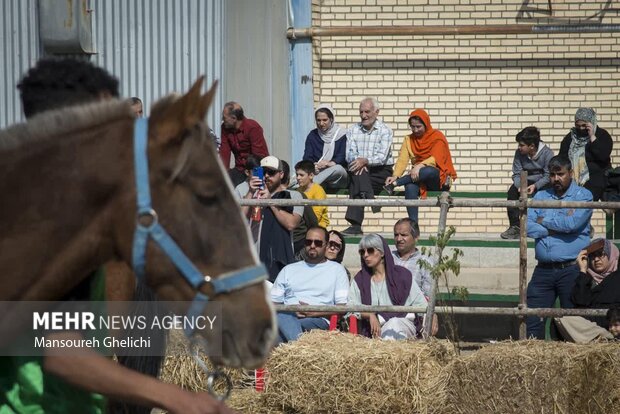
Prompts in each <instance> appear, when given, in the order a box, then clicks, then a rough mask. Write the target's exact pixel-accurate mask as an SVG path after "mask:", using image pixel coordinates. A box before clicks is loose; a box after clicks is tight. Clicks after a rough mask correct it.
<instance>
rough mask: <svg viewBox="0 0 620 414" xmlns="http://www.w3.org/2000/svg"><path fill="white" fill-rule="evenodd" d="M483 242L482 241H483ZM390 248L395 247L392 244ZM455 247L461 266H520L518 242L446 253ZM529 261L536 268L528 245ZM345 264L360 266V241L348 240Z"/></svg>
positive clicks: (509, 267)
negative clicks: (350, 241)
mask: <svg viewBox="0 0 620 414" xmlns="http://www.w3.org/2000/svg"><path fill="white" fill-rule="evenodd" d="M469 244H472V243H469ZM481 244H482V243H481ZM422 247H426V249H427V251H429V250H430V251H433V249H432V248H431V247H429V246H422ZM390 248H392V249H393V248H394V246H393V245H390ZM454 249H459V250H461V251H462V252H463V256H462V257H461V258H460V262H461V268H508V269H512V268H515V269H518V268H519V247H518V244H517V245H514V243H513V244H507V245H506V246H505V247H498V246H494V245H484V244H482V245H479V246H476V245H475V244H473V245H458V244H457V243H455V245H454V246H448V247H446V248H445V249H444V253H443V254H444V255H448V256H451V255H452V252H453V250H454ZM527 263H528V267H530V268H534V266H535V265H536V261H535V259H534V248H533V247H528V249H527ZM343 264H344V265H345V266H346V267H360V266H361V264H360V257H359V254H358V243H349V242H348V241H347V247H346V250H345V255H344V260H343Z"/></svg>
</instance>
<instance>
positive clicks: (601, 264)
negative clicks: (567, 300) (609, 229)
mask: <svg viewBox="0 0 620 414" xmlns="http://www.w3.org/2000/svg"><path fill="white" fill-rule="evenodd" d="M619 256H620V252H619V251H618V248H617V247H616V246H615V245H614V244H613V243H612V242H611V241H610V240H605V239H596V240H593V241H592V243H590V245H589V246H588V247H587V248H586V249H584V250H582V251H580V252H579V255H578V256H577V264H578V265H579V276H578V277H577V280H576V281H575V287H574V288H573V291H572V294H571V301H572V302H573V304H574V305H575V307H576V308H589V309H609V308H611V307H612V306H618V305H620V271H619V270H618V258H619ZM555 321H556V325H557V326H558V328H559V330H560V332H561V333H562V336H563V337H564V339H566V340H570V341H573V342H578V343H587V342H591V341H592V340H595V339H597V338H599V337H601V338H606V339H612V338H613V336H612V335H611V334H610V333H609V332H608V331H607V330H606V328H607V327H608V324H607V321H606V319H605V317H603V316H600V317H590V318H587V319H586V318H583V317H580V316H564V317H562V318H556V319H555Z"/></svg>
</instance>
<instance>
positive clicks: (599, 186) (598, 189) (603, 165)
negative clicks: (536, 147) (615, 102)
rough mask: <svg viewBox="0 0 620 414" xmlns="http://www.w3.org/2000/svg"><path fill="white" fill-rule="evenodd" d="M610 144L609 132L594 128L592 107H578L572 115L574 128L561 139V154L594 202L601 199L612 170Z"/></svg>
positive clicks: (596, 126) (594, 115)
mask: <svg viewBox="0 0 620 414" xmlns="http://www.w3.org/2000/svg"><path fill="white" fill-rule="evenodd" d="M612 148H613V141H612V139H611V135H609V132H607V131H605V130H604V129H603V128H600V127H599V126H598V125H597V119H596V112H594V109H592V108H579V109H578V110H577V113H576V114H575V126H574V127H573V128H571V130H570V132H569V133H568V135H566V136H565V137H564V139H563V140H562V144H561V145H560V154H559V155H565V156H567V157H568V158H569V159H570V160H571V163H572V164H573V178H574V179H575V181H576V182H577V184H579V185H580V186H582V187H585V188H587V189H588V190H590V192H592V197H593V200H594V201H598V200H600V199H601V196H602V195H603V192H605V187H606V185H607V178H606V175H605V172H606V171H607V170H608V169H609V168H611V150H612Z"/></svg>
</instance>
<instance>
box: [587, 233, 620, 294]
mask: <svg viewBox="0 0 620 414" xmlns="http://www.w3.org/2000/svg"><path fill="white" fill-rule="evenodd" d="M599 240H602V239H596V240H592V243H590V244H594V243H596V242H598V241H599ZM603 252H604V253H605V256H607V259H608V260H609V261H608V264H607V267H606V268H605V269H603V271H602V272H601V273H596V272H595V271H594V269H592V267H591V266H588V274H589V275H590V276H592V279H594V281H595V282H596V284H597V285H598V284H600V283H601V282H602V281H603V279H605V278H606V277H607V276H609V275H610V274H611V273H613V272H615V271H616V270H618V258H619V257H620V251H618V248H617V247H616V245H615V244H613V243H612V242H611V241H610V240H605V245H604V246H603Z"/></svg>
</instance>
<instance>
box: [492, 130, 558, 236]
mask: <svg viewBox="0 0 620 414" xmlns="http://www.w3.org/2000/svg"><path fill="white" fill-rule="evenodd" d="M515 140H516V141H517V145H518V148H517V150H516V151H515V156H514V159H513V161H512V184H511V185H510V188H509V189H508V197H507V199H508V200H518V199H519V187H520V186H521V174H522V173H523V172H527V194H528V195H534V194H536V192H537V191H539V190H542V189H544V188H547V187H548V186H549V160H550V159H551V158H553V151H552V150H551V148H549V146H548V145H547V144H545V143H544V142H542V141H541V140H540V130H539V129H538V128H536V127H535V126H529V127H526V128H523V129H522V130H521V131H519V133H518V134H517V136H516V138H515ZM508 222H509V223H510V224H509V225H508V229H507V230H506V231H504V232H503V233H502V234H500V237H501V238H502V239H518V238H519V234H520V232H521V231H520V226H519V209H518V208H515V207H511V208H508Z"/></svg>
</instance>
